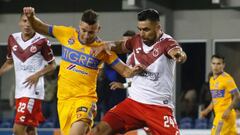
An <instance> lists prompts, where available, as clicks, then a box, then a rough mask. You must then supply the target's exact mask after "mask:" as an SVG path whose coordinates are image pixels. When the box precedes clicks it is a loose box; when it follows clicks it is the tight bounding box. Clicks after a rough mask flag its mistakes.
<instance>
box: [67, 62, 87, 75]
mask: <svg viewBox="0 0 240 135" xmlns="http://www.w3.org/2000/svg"><path fill="white" fill-rule="evenodd" d="M76 66H77V65H74V64H71V65H69V66H68V67H67V69H68V70H71V71H74V72H78V73H81V74H83V75H87V74H88V73H87V72H85V71H83V70H80V69H77V68H76Z"/></svg>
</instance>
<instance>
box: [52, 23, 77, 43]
mask: <svg viewBox="0 0 240 135" xmlns="http://www.w3.org/2000/svg"><path fill="white" fill-rule="evenodd" d="M72 30H73V29H72V28H71V27H66V26H57V25H52V26H50V27H49V29H48V33H49V35H51V36H52V37H55V38H56V39H58V40H61V39H62V37H66V36H67V35H69V34H71V32H72Z"/></svg>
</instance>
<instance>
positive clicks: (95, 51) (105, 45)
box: [90, 41, 113, 57]
mask: <svg viewBox="0 0 240 135" xmlns="http://www.w3.org/2000/svg"><path fill="white" fill-rule="evenodd" d="M112 44H113V42H112V41H105V42H102V45H101V46H98V47H94V48H92V50H91V52H90V54H91V55H92V56H95V57H96V56H97V55H98V54H100V53H101V52H102V51H105V52H106V53H107V54H108V55H111V46H112Z"/></svg>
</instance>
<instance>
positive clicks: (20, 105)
mask: <svg viewBox="0 0 240 135" xmlns="http://www.w3.org/2000/svg"><path fill="white" fill-rule="evenodd" d="M25 108H26V103H22V102H20V103H19V106H18V109H17V111H18V112H21V113H24V109H25Z"/></svg>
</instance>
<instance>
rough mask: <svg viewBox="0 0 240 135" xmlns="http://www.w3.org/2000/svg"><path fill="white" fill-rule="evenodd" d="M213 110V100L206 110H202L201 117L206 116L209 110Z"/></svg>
mask: <svg viewBox="0 0 240 135" xmlns="http://www.w3.org/2000/svg"><path fill="white" fill-rule="evenodd" d="M212 110H213V103H212V102H211V103H210V104H209V105H208V106H207V108H205V109H204V110H202V111H201V112H200V118H205V117H206V116H207V115H208V113H209V112H211V111H212Z"/></svg>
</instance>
